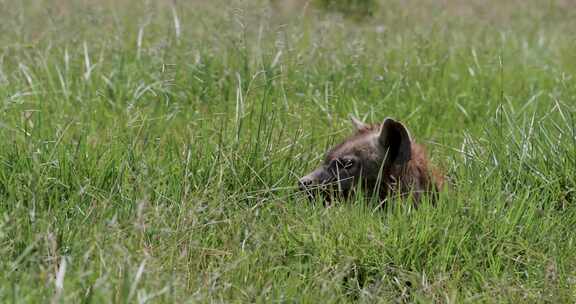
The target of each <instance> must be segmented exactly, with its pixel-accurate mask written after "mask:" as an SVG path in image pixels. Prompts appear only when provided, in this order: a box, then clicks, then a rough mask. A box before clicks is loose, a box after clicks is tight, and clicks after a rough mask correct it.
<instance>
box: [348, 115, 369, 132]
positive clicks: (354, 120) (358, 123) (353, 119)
mask: <svg viewBox="0 0 576 304" xmlns="http://www.w3.org/2000/svg"><path fill="white" fill-rule="evenodd" d="M349 117H350V121H351V122H352V124H353V125H354V128H356V130H362V129H364V128H366V127H367V125H366V124H365V123H363V122H362V121H361V120H360V119H358V118H356V117H355V116H354V115H350V116H349Z"/></svg>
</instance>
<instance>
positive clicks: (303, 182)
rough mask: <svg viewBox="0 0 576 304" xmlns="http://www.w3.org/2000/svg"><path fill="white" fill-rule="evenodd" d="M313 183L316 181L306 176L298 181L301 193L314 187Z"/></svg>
mask: <svg viewBox="0 0 576 304" xmlns="http://www.w3.org/2000/svg"><path fill="white" fill-rule="evenodd" d="M313 183H314V181H313V180H312V179H311V178H310V177H307V176H305V177H303V178H301V179H300V180H299V181H298V188H299V189H300V191H304V190H306V189H308V188H309V187H310V186H312V184H313Z"/></svg>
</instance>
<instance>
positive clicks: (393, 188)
mask: <svg viewBox="0 0 576 304" xmlns="http://www.w3.org/2000/svg"><path fill="white" fill-rule="evenodd" d="M354 124H355V125H356V127H357V130H356V133H355V134H353V135H352V136H350V137H348V138H347V139H345V140H344V141H343V142H342V143H340V144H339V145H337V146H335V147H334V148H332V149H331V150H330V151H328V153H327V154H326V157H325V159H324V162H323V164H322V165H321V166H320V167H319V168H318V169H316V170H314V171H313V172H312V173H310V174H308V175H307V176H305V177H303V178H302V179H300V181H299V184H300V188H301V189H302V190H303V191H306V192H308V193H309V194H313V192H311V191H310V189H313V188H315V187H316V188H318V187H320V188H322V189H326V188H330V185H332V186H331V189H332V191H331V192H337V193H339V194H340V195H343V196H348V195H349V194H350V193H353V192H354V190H355V187H356V186H357V185H361V187H363V190H364V191H365V192H366V193H367V194H369V195H370V194H378V196H379V198H380V200H381V201H382V200H385V199H386V197H388V196H390V195H394V194H400V195H401V196H408V195H411V196H412V197H413V198H414V200H415V201H416V202H418V201H420V199H421V196H422V194H423V193H436V192H437V191H438V190H439V189H440V188H441V187H442V184H443V178H442V175H441V174H439V173H438V172H437V171H436V170H434V169H431V168H430V167H429V165H428V160H427V157H426V151H425V149H424V147H422V146H421V145H419V144H417V143H415V142H414V141H413V140H412V139H411V138H410V135H409V133H408V130H407V129H406V128H405V127H404V125H402V124H401V123H399V122H396V121H394V120H392V119H386V120H385V122H384V123H383V124H372V125H364V124H362V123H360V122H359V121H357V120H354ZM343 163H345V164H348V165H345V164H343ZM334 185H335V186H334ZM327 186H328V187H327ZM336 186H337V187H336ZM335 189H336V190H337V191H334V190H335ZM327 197H330V196H327Z"/></svg>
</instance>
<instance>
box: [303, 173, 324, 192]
mask: <svg viewBox="0 0 576 304" xmlns="http://www.w3.org/2000/svg"><path fill="white" fill-rule="evenodd" d="M322 175H323V172H322V170H320V169H316V170H314V171H312V172H311V173H310V174H308V175H306V176H304V177H302V178H300V179H299V180H298V188H299V189H300V191H309V190H312V189H313V188H316V187H318V186H320V185H321V184H322V183H323V180H322Z"/></svg>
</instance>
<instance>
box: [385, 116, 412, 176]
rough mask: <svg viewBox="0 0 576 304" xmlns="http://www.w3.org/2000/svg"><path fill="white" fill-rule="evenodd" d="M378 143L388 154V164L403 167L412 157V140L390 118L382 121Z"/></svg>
mask: <svg viewBox="0 0 576 304" xmlns="http://www.w3.org/2000/svg"><path fill="white" fill-rule="evenodd" d="M378 142H379V143H380V145H381V146H382V148H384V151H385V153H387V154H388V156H387V160H388V161H389V162H390V163H394V164H398V165H403V164H405V163H407V162H408V161H409V160H410V159H411V157H412V149H411V142H412V140H411V138H410V133H409V132H408V129H406V127H405V126H404V125H403V124H401V123H399V122H397V121H395V120H393V119H391V118H386V119H384V123H382V128H381V129H380V136H379V138H378Z"/></svg>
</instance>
